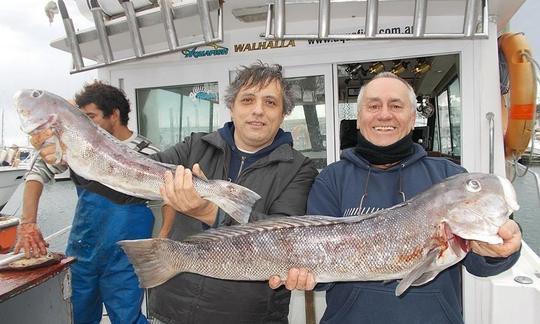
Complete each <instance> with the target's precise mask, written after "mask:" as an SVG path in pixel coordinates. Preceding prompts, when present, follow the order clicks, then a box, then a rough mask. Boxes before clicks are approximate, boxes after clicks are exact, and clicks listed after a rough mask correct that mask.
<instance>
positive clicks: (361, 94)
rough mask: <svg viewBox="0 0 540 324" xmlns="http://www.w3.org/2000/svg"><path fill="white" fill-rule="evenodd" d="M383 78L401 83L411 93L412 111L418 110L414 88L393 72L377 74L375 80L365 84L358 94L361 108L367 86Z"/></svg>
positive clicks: (357, 101) (358, 102) (358, 103)
mask: <svg viewBox="0 0 540 324" xmlns="http://www.w3.org/2000/svg"><path fill="white" fill-rule="evenodd" d="M382 78H388V79H396V80H399V81H401V82H402V83H403V84H404V85H405V86H406V87H407V90H408V91H409V101H410V104H411V109H412V110H416V94H415V93H414V89H413V87H412V86H411V85H410V84H409V82H407V81H405V79H403V78H401V77H399V76H397V75H395V74H394V73H392V72H381V73H379V74H377V75H376V76H375V77H373V79H371V80H369V81H368V82H367V83H366V84H364V85H363V86H362V88H360V92H359V93H358V99H357V100H356V103H357V105H358V107H359V108H360V102H362V99H364V89H365V88H366V86H367V85H368V84H369V83H370V82H371V81H373V80H376V79H382Z"/></svg>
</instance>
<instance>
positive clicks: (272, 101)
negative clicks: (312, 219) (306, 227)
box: [149, 62, 317, 324]
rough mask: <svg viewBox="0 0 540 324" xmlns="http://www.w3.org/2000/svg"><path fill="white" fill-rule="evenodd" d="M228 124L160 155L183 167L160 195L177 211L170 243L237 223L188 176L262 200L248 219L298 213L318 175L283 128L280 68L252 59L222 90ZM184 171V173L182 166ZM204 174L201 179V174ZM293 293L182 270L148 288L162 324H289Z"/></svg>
mask: <svg viewBox="0 0 540 324" xmlns="http://www.w3.org/2000/svg"><path fill="white" fill-rule="evenodd" d="M225 102H226V105H227V107H228V108H229V110H230V114H231V120H232V121H231V122H228V123H227V124H225V126H224V127H223V128H221V129H219V130H218V131H216V132H213V133H209V134H203V133H199V134H195V133H194V134H192V135H191V136H190V137H188V138H186V139H185V140H184V141H183V142H181V143H178V144H177V145H176V146H174V147H172V148H170V149H168V150H165V151H163V152H160V153H159V154H157V158H158V160H159V161H161V162H165V163H169V164H175V165H182V166H179V167H178V168H177V170H176V174H175V176H174V178H173V176H172V174H171V173H168V174H167V175H166V178H165V186H164V188H162V195H163V197H164V199H165V202H166V203H167V204H169V205H171V206H173V207H174V208H175V209H176V210H178V211H180V213H182V214H184V215H187V216H191V217H176V219H175V223H174V227H173V229H172V232H171V235H170V238H171V239H173V240H175V241H181V240H184V239H186V238H187V237H189V236H191V235H193V234H197V233H201V232H202V231H204V230H206V229H208V228H215V227H228V226H229V225H232V224H234V223H235V222H234V221H233V219H231V217H229V215H227V214H226V213H224V212H223V211H222V210H221V208H218V206H217V205H216V204H214V203H210V202H208V201H206V200H204V199H201V197H200V196H199V194H197V192H196V191H195V190H194V188H193V180H192V179H193V177H192V171H190V170H189V169H188V168H192V170H193V173H194V174H195V175H197V176H199V177H204V174H206V176H207V177H208V178H209V179H228V180H229V181H231V182H233V183H238V184H241V185H243V186H245V187H247V188H250V189H251V190H253V191H255V192H257V193H258V194H260V196H261V197H262V198H261V199H260V200H258V201H257V202H256V203H255V205H254V206H253V211H252V212H251V214H250V215H249V216H250V217H249V221H250V222H252V221H256V220H262V219H268V218H273V217H276V216H290V215H303V214H304V213H305V208H306V201H307V194H308V192H309V189H310V187H311V184H312V183H313V180H314V178H315V176H316V175H317V170H316V168H315V166H314V164H313V162H312V161H311V160H310V159H308V158H306V157H305V156H303V155H302V154H301V153H299V152H298V151H296V150H295V149H293V147H292V144H293V143H292V136H291V134H290V133H289V132H284V131H283V130H282V129H281V128H280V126H281V124H282V122H283V119H284V118H285V116H286V115H288V114H289V113H290V112H291V111H292V109H293V108H294V103H293V96H292V91H291V89H290V86H289V85H288V84H286V83H285V81H284V79H283V76H282V73H281V66H279V65H268V64H263V63H262V62H257V63H255V64H253V65H250V66H248V67H245V66H244V67H242V68H241V69H240V71H239V72H238V74H237V76H236V78H235V79H234V81H233V82H232V84H231V85H230V86H229V88H228V89H227V94H226V97H225ZM183 166H185V167H186V168H184V167H183ZM203 171H204V174H203ZM289 299H290V292H289V291H287V290H286V289H278V290H275V291H273V290H272V289H270V288H269V287H268V285H267V284H266V283H265V282H245V281H224V280H219V279H214V278H210V277H205V276H201V275H198V274H193V273H182V274H180V275H178V276H176V277H174V278H172V279H171V280H170V281H168V282H166V283H164V284H163V285H161V286H159V287H156V288H153V289H152V290H150V298H149V301H150V314H151V315H153V316H154V317H155V318H157V319H158V320H160V321H162V322H165V323H224V324H227V323H230V324H236V323H269V322H272V323H287V315H288V312H289Z"/></svg>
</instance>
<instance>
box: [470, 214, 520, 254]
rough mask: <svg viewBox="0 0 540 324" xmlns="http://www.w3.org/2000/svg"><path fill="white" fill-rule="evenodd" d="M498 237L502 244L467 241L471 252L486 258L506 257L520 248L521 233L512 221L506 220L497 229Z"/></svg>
mask: <svg viewBox="0 0 540 324" xmlns="http://www.w3.org/2000/svg"><path fill="white" fill-rule="evenodd" d="M498 234H499V236H500V237H501V238H502V239H503V243H502V244H489V243H486V242H480V241H469V244H470V247H471V249H472V251H473V252H474V253H476V254H479V255H482V256H488V257H499V258H500V257H508V256H509V255H511V254H512V253H514V252H517V251H518V250H519V249H520V247H521V231H520V230H519V226H518V225H517V223H516V222H514V221H513V220H508V221H507V222H506V223H504V224H503V225H502V226H501V227H499V232H498Z"/></svg>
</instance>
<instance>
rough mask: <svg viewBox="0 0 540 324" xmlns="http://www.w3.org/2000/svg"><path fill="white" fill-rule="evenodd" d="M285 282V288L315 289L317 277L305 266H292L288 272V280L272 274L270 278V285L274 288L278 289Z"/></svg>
mask: <svg viewBox="0 0 540 324" xmlns="http://www.w3.org/2000/svg"><path fill="white" fill-rule="evenodd" d="M283 283H285V288H287V289H289V290H294V289H296V290H313V288H315V285H316V284H317V283H316V282H315V277H314V276H313V273H312V272H311V271H309V270H308V269H305V268H291V269H289V273H288V274H287V280H286V281H285V282H283V281H281V278H280V277H279V276H272V277H270V280H268V286H270V288H272V289H276V288H278V287H279V286H281V285H282V284H283Z"/></svg>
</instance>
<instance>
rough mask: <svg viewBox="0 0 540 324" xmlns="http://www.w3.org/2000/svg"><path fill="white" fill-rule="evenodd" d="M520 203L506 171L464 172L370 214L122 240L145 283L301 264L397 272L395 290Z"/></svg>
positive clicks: (463, 250) (348, 272) (360, 276)
mask: <svg viewBox="0 0 540 324" xmlns="http://www.w3.org/2000/svg"><path fill="white" fill-rule="evenodd" d="M518 208H519V205H518V204H517V201H516V194H515V191H514V188H513V187H512V184H511V183H510V182H509V181H508V180H507V179H505V178H502V177H499V176H496V175H489V174H482V173H464V174H459V175H455V176H453V177H450V178H448V179H446V180H445V181H443V182H441V183H438V184H436V185H434V186H433V187H431V188H430V189H428V190H426V191H424V192H423V193H421V194H419V195H417V196H416V197H414V198H412V199H410V200H408V201H406V202H404V203H402V204H399V205H396V206H394V207H391V208H388V209H385V210H381V211H377V212H375V213H372V214H368V215H361V216H353V217H327V216H300V217H283V218H276V219H270V220H264V221H260V222H254V223H249V224H245V225H238V226H230V227H224V228H219V229H215V230H208V231H206V232H204V233H202V234H198V235H196V236H192V237H191V238H188V239H187V240H185V241H183V242H176V241H171V240H167V239H149V240H135V241H121V242H119V243H120V245H121V246H122V248H123V249H124V251H125V252H126V253H127V255H128V257H129V259H130V261H131V263H132V264H133V266H134V268H135V271H136V273H137V275H138V277H139V282H140V285H141V287H154V286H157V285H160V284H162V283H164V282H165V281H167V280H169V279H170V278H171V277H173V276H175V275H176V274H178V273H181V272H192V273H197V274H201V275H204V276H210V277H214V278H220V279H229V280H257V281H260V280H268V279H269V278H270V276H272V275H279V276H280V277H281V278H286V276H287V272H288V270H289V269H290V268H292V267H303V268H307V269H309V270H311V271H312V272H313V274H314V276H315V280H316V281H317V282H336V281H375V280H385V281H386V280H395V279H401V281H400V283H399V285H398V286H397V288H396V295H400V294H402V293H403V292H404V291H405V290H406V289H407V288H408V287H409V286H411V285H413V286H417V285H422V284H424V283H426V282H429V281H430V280H432V279H433V278H435V276H436V275H437V274H438V273H439V272H441V271H442V270H444V269H446V268H448V267H450V266H452V265H454V264H456V263H457V262H459V261H460V260H462V259H463V258H464V257H465V255H466V254H467V252H468V251H469V247H468V243H467V240H479V241H484V242H488V243H493V244H496V243H502V239H501V238H500V237H499V236H498V235H497V232H498V229H499V227H500V226H501V225H503V224H504V223H505V222H506V221H507V219H508V216H509V215H510V214H511V213H512V212H513V211H515V210H517V209H518Z"/></svg>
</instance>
